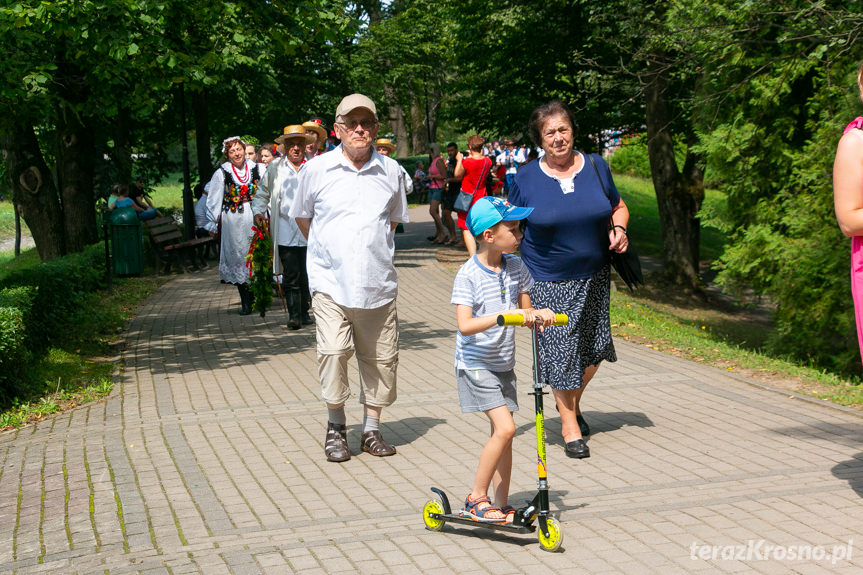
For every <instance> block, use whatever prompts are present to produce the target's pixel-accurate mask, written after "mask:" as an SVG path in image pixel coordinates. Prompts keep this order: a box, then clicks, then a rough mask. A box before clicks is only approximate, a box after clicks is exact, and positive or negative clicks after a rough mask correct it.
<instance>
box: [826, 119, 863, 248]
mask: <svg viewBox="0 0 863 575" xmlns="http://www.w3.org/2000/svg"><path fill="white" fill-rule="evenodd" d="M833 207H834V209H835V211H836V220H837V221H838V222H839V229H841V230H842V233H843V234H845V235H846V236H847V237H849V238H850V237H852V236H858V235H863V138H861V137H860V135H859V134H855V133H852V132H850V131H849V132H848V133H847V134H845V135H844V136H842V139H841V140H839V145H838V147H837V148H836V159H835V160H834V162H833Z"/></svg>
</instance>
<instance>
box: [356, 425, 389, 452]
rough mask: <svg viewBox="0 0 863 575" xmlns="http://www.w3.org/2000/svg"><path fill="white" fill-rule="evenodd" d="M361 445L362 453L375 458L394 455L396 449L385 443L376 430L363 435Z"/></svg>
mask: <svg viewBox="0 0 863 575" xmlns="http://www.w3.org/2000/svg"><path fill="white" fill-rule="evenodd" d="M362 444H363V451H365V452H367V453H371V454H372V455H374V456H375V457H386V456H387V455H395V452H396V448H395V447H393V446H392V445H390V444H389V443H387V442H386V441H385V440H384V438H383V437H381V432H380V431H378V430H377V429H375V430H372V431H367V432H365V433H363V436H362Z"/></svg>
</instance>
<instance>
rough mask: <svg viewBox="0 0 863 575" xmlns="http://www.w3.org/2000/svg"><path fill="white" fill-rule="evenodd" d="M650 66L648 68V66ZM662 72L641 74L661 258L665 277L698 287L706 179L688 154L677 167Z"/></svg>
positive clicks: (694, 287)
mask: <svg viewBox="0 0 863 575" xmlns="http://www.w3.org/2000/svg"><path fill="white" fill-rule="evenodd" d="M651 68H652V69H651ZM664 74H665V72H664V71H658V69H657V65H656V64H652V65H651V66H650V68H649V71H648V74H647V75H646V76H645V80H646V85H645V88H644V95H645V104H646V115H647V154H648V158H649V160H650V171H651V174H652V176H653V187H654V189H655V191H656V203H657V206H658V208H659V221H660V225H661V226H662V244H663V250H662V252H663V262H664V265H665V274H666V275H667V276H668V278H669V279H670V280H671V281H673V282H674V283H677V284H679V285H682V286H684V287H687V288H691V289H695V290H699V289H700V288H701V280H700V278H699V276H698V250H699V238H700V231H701V225H700V222H699V220H698V218H697V217H696V216H697V214H698V210H699V209H700V208H701V202H702V201H703V200H704V183H703V180H702V177H701V172H700V170H698V169H696V168H695V161H694V157H691V158H690V156H691V155H690V154H688V155H687V170H688V171H687V172H684V173H681V172H680V171H679V170H678V169H677V164H676V162H675V159H674V142H673V139H672V137H671V133H670V124H669V114H668V102H667V100H666V94H665V90H666V87H667V79H666V77H665V75H664Z"/></svg>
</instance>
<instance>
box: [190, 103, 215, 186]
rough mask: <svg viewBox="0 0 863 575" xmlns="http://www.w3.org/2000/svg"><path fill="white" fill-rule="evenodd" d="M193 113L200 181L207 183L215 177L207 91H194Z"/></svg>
mask: <svg viewBox="0 0 863 575" xmlns="http://www.w3.org/2000/svg"><path fill="white" fill-rule="evenodd" d="M192 113H193V114H194V115H195V148H196V150H195V153H196V158H197V160H198V181H199V182H201V183H202V184H206V183H207V182H209V181H210V178H211V177H213V159H212V158H211V157H210V116H209V114H208V113H207V92H206V90H205V89H202V90H200V91H198V92H192Z"/></svg>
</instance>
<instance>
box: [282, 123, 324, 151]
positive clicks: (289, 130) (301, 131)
mask: <svg viewBox="0 0 863 575" xmlns="http://www.w3.org/2000/svg"><path fill="white" fill-rule="evenodd" d="M288 140H300V141H301V142H300V144H301V145H303V146H305V145H308V144H311V143H313V142H314V141H315V135H314V134H313V133H311V132H309V131H308V130H306V128H304V127H303V126H301V125H298V124H293V125H290V126H285V128H284V129H283V130H282V135H281V136H279V137H278V138H276V143H277V144H282V145H284V144H285V142H287V141H288Z"/></svg>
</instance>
